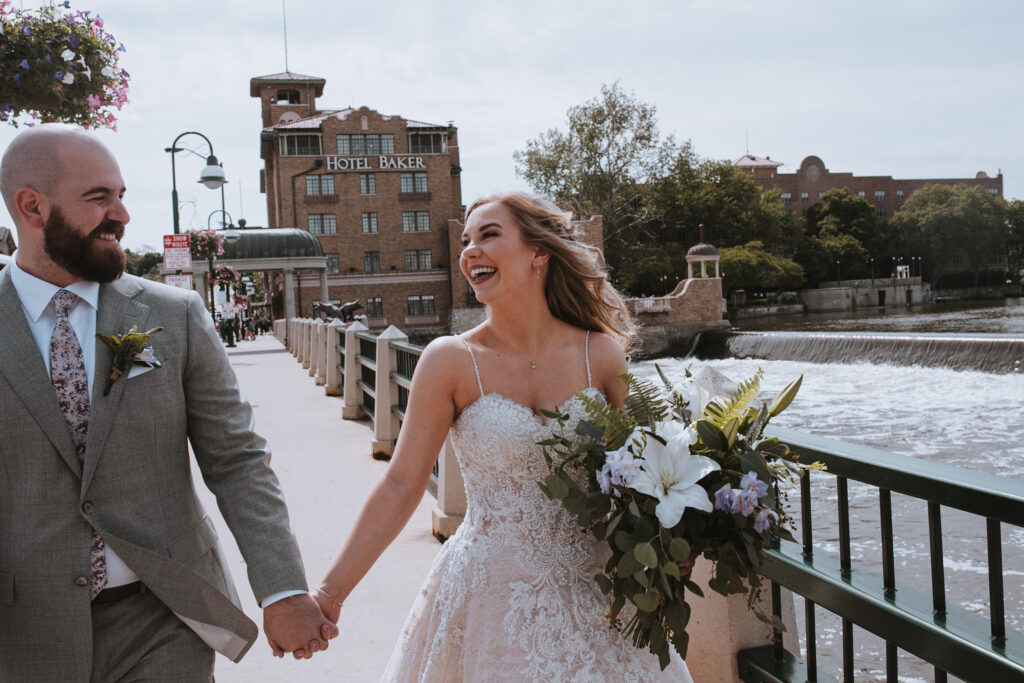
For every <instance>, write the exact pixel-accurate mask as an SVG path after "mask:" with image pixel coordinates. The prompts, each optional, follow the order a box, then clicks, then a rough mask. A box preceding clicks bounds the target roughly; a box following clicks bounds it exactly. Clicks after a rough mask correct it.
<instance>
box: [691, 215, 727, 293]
mask: <svg viewBox="0 0 1024 683" xmlns="http://www.w3.org/2000/svg"><path fill="white" fill-rule="evenodd" d="M720 258H721V257H720V256H719V254H718V248H717V247H715V246H714V245H712V244H708V243H707V242H705V241H704V226H703V225H701V226H700V242H698V243H697V244H695V245H693V246H692V247H690V250H689V251H687V252H686V277H687V278H688V279H691V280H692V279H693V278H694V277H695V276H694V274H693V265H694V264H695V263H699V264H700V275H699V276H697V277H702V278H706V277H712V278H719V279H720V278H721V277H722V269H721V267H720V264H719V260H720ZM708 264H711V265H712V266H713V267H714V271H715V273H714V275H708Z"/></svg>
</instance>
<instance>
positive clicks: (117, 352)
mask: <svg viewBox="0 0 1024 683" xmlns="http://www.w3.org/2000/svg"><path fill="white" fill-rule="evenodd" d="M163 329H164V328H162V327H154V328H153V329H151V330H149V331H148V332H139V328H138V326H137V325H132V329H130V330H128V331H127V332H125V333H124V334H97V335H96V336H97V337H98V338H99V340H100V341H101V342H103V343H104V344H106V345H107V348H109V349H110V350H111V351H113V352H114V362H113V367H112V368H111V369H110V377H108V378H107V386H106V387H104V389H103V395H104V396H106V395H107V394H109V393H110V387H112V386H114V382H116V381H117V379H118V378H119V377H120V376H121V374H122V373H124V372H125V371H126V370H128V368H130V367H131V366H132V364H133V363H138V364H140V365H148V366H149V367H152V368H158V367H160V361H159V360H158V359H157V357H156V355H155V354H154V353H153V347H152V346H146V342H148V341H149V338H150V337H152V336H153V335H154V334H156V333H157V332H160V331H161V330H163Z"/></svg>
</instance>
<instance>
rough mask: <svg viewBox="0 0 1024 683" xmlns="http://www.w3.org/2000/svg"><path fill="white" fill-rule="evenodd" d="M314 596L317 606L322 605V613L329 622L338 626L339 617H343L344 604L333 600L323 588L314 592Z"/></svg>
mask: <svg viewBox="0 0 1024 683" xmlns="http://www.w3.org/2000/svg"><path fill="white" fill-rule="evenodd" d="M312 595H313V599H314V600H316V604H318V605H320V611H321V612H323V613H324V616H325V617H327V619H328V621H330V622H331V623H332V624H337V623H338V617H339V616H341V606H342V603H341V602H340V601H339V600H335V599H334V598H332V597H331V596H330V595H329V594H328V593H327V591H326V590H324V589H323V588H317V589H316V590H315V591H313V593H312Z"/></svg>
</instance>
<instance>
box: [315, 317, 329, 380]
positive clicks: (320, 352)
mask: <svg viewBox="0 0 1024 683" xmlns="http://www.w3.org/2000/svg"><path fill="white" fill-rule="evenodd" d="M329 331H330V330H329V328H328V323H327V321H326V320H321V321H320V329H319V331H318V332H317V338H316V341H317V346H318V348H317V352H316V385H317V386H318V387H322V386H324V385H325V384H327V353H328V348H327V347H328V345H329V344H328V337H329V335H328V332H329Z"/></svg>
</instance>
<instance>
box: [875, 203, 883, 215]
mask: <svg viewBox="0 0 1024 683" xmlns="http://www.w3.org/2000/svg"><path fill="white" fill-rule="evenodd" d="M875 215H876V216H878V217H879V218H885V207H884V206H876V207H875Z"/></svg>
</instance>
